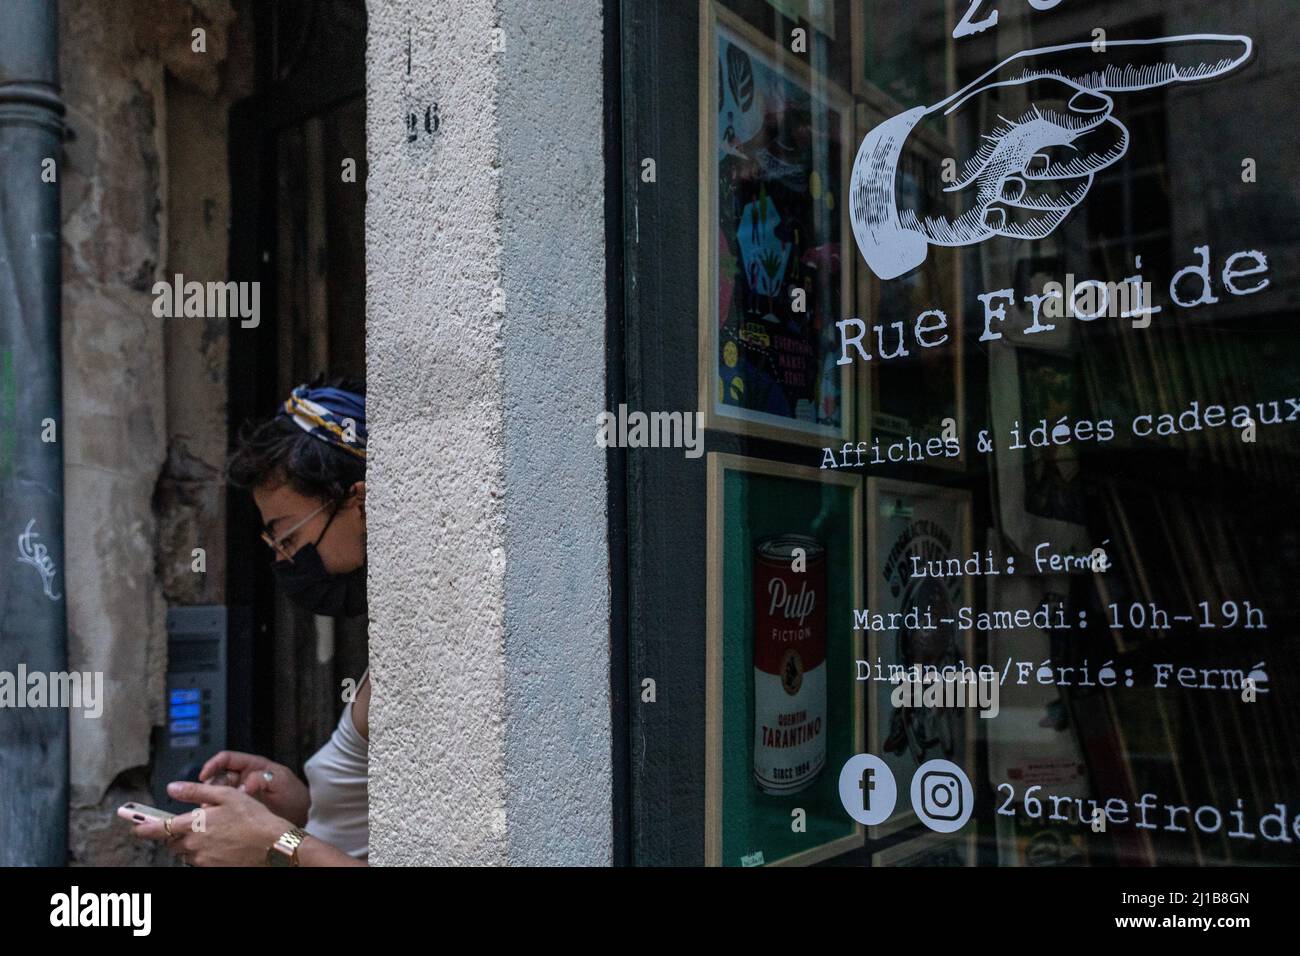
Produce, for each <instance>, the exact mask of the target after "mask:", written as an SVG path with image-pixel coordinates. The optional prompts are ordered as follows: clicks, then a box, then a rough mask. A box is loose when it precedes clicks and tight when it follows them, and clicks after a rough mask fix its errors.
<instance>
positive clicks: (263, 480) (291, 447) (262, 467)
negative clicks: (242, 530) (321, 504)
mask: <svg viewBox="0 0 1300 956" xmlns="http://www.w3.org/2000/svg"><path fill="white" fill-rule="evenodd" d="M311 385H312V387H313V388H315V387H319V386H321V385H328V386H330V387H333V388H341V389H344V390H346V391H349V392H356V393H358V394H360V395H364V394H365V393H366V383H365V382H364V381H362V380H360V379H353V378H334V379H330V380H328V381H326V380H325V377H324V376H317V378H316V380H315V381H313V382H312V383H311ZM226 478H227V480H228V481H229V482H230V484H231V485H233V486H234V487H236V488H242V489H246V490H251V489H253V488H260V487H262V486H269V487H273V488H274V487H279V486H281V485H285V484H287V485H288V486H289V487H290V488H292V489H293V490H294V491H297V492H299V493H300V494H303V495H306V496H307V497H309V498H325V499H327V500H330V501H342V500H343V499H344V498H346V497H347V496H348V492H349V491H350V490H351V488H352V486H353V485H354V484H356V483H357V482H358V481H365V480H366V463H365V461H364V459H361V458H358V457H356V456H355V455H349V454H348V453H347V452H345V451H343V450H342V449H341V448H336V447H335V446H333V445H331V444H330V443H329V442H325V441H321V440H320V439H319V438H314V437H313V436H311V435H309V434H308V433H307V432H305V431H303V430H302V429H301V428H299V427H298V426H297V425H295V424H294V423H293V422H292V421H290V420H289V419H288V418H284V417H282V416H279V415H276V416H275V417H273V418H270V419H268V420H266V421H262V422H248V423H246V424H245V425H244V426H243V427H242V428H241V429H240V431H239V437H238V440H237V442H236V445H235V450H234V452H233V453H232V454H231V456H230V462H229V464H228V465H227V466H226Z"/></svg>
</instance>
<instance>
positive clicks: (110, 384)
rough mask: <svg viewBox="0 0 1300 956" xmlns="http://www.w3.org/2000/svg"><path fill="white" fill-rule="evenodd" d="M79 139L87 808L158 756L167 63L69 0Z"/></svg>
mask: <svg viewBox="0 0 1300 956" xmlns="http://www.w3.org/2000/svg"><path fill="white" fill-rule="evenodd" d="M60 18H61V25H60V26H61V30H60V33H61V35H60V46H61V57H60V59H61V67H62V81H63V96H64V100H65V102H66V103H67V107H68V115H67V123H68V126H69V128H70V133H71V137H72V138H71V141H70V142H69V143H68V144H67V148H66V150H65V161H64V163H63V164H62V170H61V176H60V178H61V180H62V183H63V197H62V198H63V380H64V395H63V408H64V420H63V429H62V436H61V440H62V441H63V443H64V445H63V454H64V465H65V469H66V471H65V474H66V478H65V486H64V494H65V522H66V524H65V528H66V531H65V540H66V551H67V556H68V558H67V561H68V569H67V572H68V587H67V594H68V658H69V666H70V667H72V668H73V669H76V670H90V671H103V672H104V695H105V702H104V713H103V716H102V717H100V718H99V719H97V720H90V719H84V718H82V717H80V716H79V715H75V714H74V715H73V716H72V717H71V718H70V735H71V740H70V751H71V752H70V763H71V802H72V805H73V806H74V807H85V806H93V805H95V804H96V803H98V801H99V800H100V798H101V796H102V795H103V794H104V791H105V790H106V789H107V787H108V785H109V784H110V783H111V781H112V780H113V778H114V777H116V776H117V775H118V774H119V773H120V772H122V771H123V770H125V769H126V768H128V767H133V766H140V765H143V764H147V763H148V761H149V731H150V727H151V725H152V724H153V723H154V720H155V719H156V718H157V717H158V716H159V714H158V713H157V712H156V711H157V709H159V708H160V706H161V702H162V687H163V684H162V680H163V669H164V664H165V662H164V654H165V632H164V626H165V621H164V607H163V602H162V595H161V593H160V591H159V589H158V586H157V582H156V580H155V578H154V536H155V532H156V528H155V523H154V517H153V510H152V507H151V504H150V499H151V497H152V494H153V487H154V480H155V479H156V478H157V475H158V469H159V468H160V467H161V466H162V462H163V459H164V455H165V431H166V416H165V410H164V407H163V403H164V393H163V378H162V375H161V369H162V367H163V329H162V321H163V320H161V319H157V318H154V316H153V314H152V312H151V305H152V302H153V297H152V296H151V295H150V294H149V288H150V285H151V284H152V282H153V278H154V271H155V269H156V267H157V264H158V262H159V259H160V248H159V245H160V227H159V218H158V213H159V202H160V196H161V189H162V182H161V173H160V164H161V161H160V154H161V149H160V142H159V138H158V130H157V126H156V116H157V111H158V109H159V105H160V103H159V100H160V96H161V80H162V74H161V70H160V69H159V68H158V66H157V64H156V62H152V61H150V60H149V59H148V58H147V57H144V56H142V55H141V52H140V50H139V48H138V47H137V45H136V42H135V40H136V38H135V35H134V32H133V29H132V27H133V25H132V23H131V21H130V19H129V18H125V17H123V16H122V15H121V12H120V11H118V10H115V9H113V8H112V7H109V6H105V5H103V4H99V3H95V2H93V0H65V2H64V3H62V4H60Z"/></svg>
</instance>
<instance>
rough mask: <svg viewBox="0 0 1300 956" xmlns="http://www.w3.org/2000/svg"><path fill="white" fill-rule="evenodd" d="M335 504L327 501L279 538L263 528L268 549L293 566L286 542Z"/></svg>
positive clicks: (263, 537)
mask: <svg viewBox="0 0 1300 956" xmlns="http://www.w3.org/2000/svg"><path fill="white" fill-rule="evenodd" d="M333 503H334V502H332V501H327V502H325V503H324V504H323V505H321V506H320V507H319V508H317V509H316V510H315V511H313V512H312V513H311V514H309V515H308V516H307V517H305V518H303V519H302V520H301V521H299V522H298V523H297V524H296V525H294V526H293V527H292V528H290V529H289V530H288V531H286V532H285V533H284V534H282V535H280V536H279V537H278V538H276V537H273V536H272V534H271V531H270V529H269V528H267V527H263V528H262V540H263V541H265V542H266V545H267V547H269V548H270V549H271V550H272V551H274V552H275V553H276V554H278V555H280V556H281V557H282V558H284V559H285V560H286V561H288V562H289V563H290V564H292V563H293V554H291V553H290V552H289V550H288V549H286V548H285V546H284V542H286V541H288V540H289V539H290V538H291V537H293V533H294V532H295V531H297V530H298V529H299V528H301V527H302V526H303V525H305V524H306V523H307V522H308V521H310V520H311V519H312V518H314V517H316V516H317V515H318V514H320V513H321V512H322V511H324V510H325V509H326V508H328V507H329V506H330V505H332V504H333Z"/></svg>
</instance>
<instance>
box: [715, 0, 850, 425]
mask: <svg viewBox="0 0 1300 956" xmlns="http://www.w3.org/2000/svg"><path fill="white" fill-rule="evenodd" d="M701 24H702V28H701V30H700V83H701V86H700V235H699V248H700V291H699V303H700V315H699V321H700V336H699V340H700V361H699V402H700V409H701V410H702V411H703V412H704V417H705V427H706V428H715V429H722V430H725V431H732V432H738V433H741V434H748V435H755V436H758V437H763V438H774V439H777V440H781V441H790V442H796V443H802V444H810V445H820V446H825V445H830V444H833V443H836V442H843V441H847V440H848V439H849V438H850V437H851V436H852V435H853V416H854V414H855V408H854V404H855V403H854V401H853V381H854V369H853V365H852V364H846V365H839V364H837V363H838V360H839V336H838V331H837V329H836V327H835V323H836V322H837V321H839V320H840V319H842V318H843V317H844V316H846V315H851V314H852V311H851V310H852V297H853V290H854V286H853V263H854V261H855V258H856V253H855V251H854V246H853V240H852V232H851V231H850V228H849V214H848V213H849V204H848V202H847V201H846V191H847V188H848V180H849V164H850V162H851V159H852V156H853V152H854V148H855V144H854V143H853V142H852V141H851V137H852V135H853V129H852V123H853V114H852V102H851V100H850V99H849V97H848V95H847V94H846V93H844V92H843V91H842V90H840V89H839V88H838V87H837V86H835V85H834V84H832V83H830V82H829V81H827V80H826V79H825V78H823V77H821V76H818V75H816V74H814V73H813V72H812V71H811V70H810V69H809V68H808V66H807V64H806V63H804V62H803V61H802V60H800V59H799V58H798V57H795V56H793V55H790V54H788V53H787V52H786V51H785V50H784V49H783V48H780V47H779V45H777V50H773V47H774V45H775V44H774V42H773V41H772V40H771V39H770V38H764V37H763V36H762V35H761V34H759V33H757V32H756V31H754V30H753V29H752V28H751V27H749V26H748V25H747V24H746V23H744V21H742V20H741V19H740V18H739V17H737V16H736V15H734V14H732V13H731V12H730V11H728V10H725V9H723V8H721V7H718V6H717V5H716V4H715V3H713V2H712V0H702V3H701Z"/></svg>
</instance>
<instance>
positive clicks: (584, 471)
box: [500, 0, 613, 865]
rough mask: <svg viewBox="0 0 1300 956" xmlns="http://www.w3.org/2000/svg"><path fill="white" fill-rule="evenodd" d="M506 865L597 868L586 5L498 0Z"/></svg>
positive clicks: (590, 81)
mask: <svg viewBox="0 0 1300 956" xmlns="http://www.w3.org/2000/svg"><path fill="white" fill-rule="evenodd" d="M502 7H503V13H504V17H503V23H504V25H505V29H506V31H507V32H506V50H505V55H504V67H505V69H504V73H503V76H502V82H501V97H500V103H501V140H502V143H503V149H502V154H503V155H504V156H505V157H506V166H505V175H504V176H503V177H502V195H503V197H504V200H505V201H504V206H503V228H502V233H503V239H504V247H505V263H506V268H505V274H504V288H505V293H506V294H505V301H506V314H505V339H506V349H505V378H506V390H505V402H506V411H505V415H506V661H507V667H506V707H507V713H508V715H509V718H508V723H507V726H506V771H507V783H508V790H507V810H506V819H507V825H508V832H509V859H510V862H511V863H519V864H539V865H540V864H565V865H602V864H603V865H608V864H609V863H610V862H611V861H612V854H613V846H612V839H613V833H612V822H611V820H610V809H611V799H612V797H611V792H610V790H611V785H612V781H613V775H612V769H611V762H610V761H611V752H610V699H609V689H610V684H609V633H610V631H609V600H610V599H609V543H608V540H607V524H606V508H605V502H606V498H605V455H604V451H603V449H601V448H598V447H597V446H596V442H595V428H596V426H595V422H596V416H597V415H598V413H599V412H600V411H601V410H602V409H603V408H604V407H605V217H604V165H603V158H602V151H601V150H602V140H603V134H602V129H601V119H602V116H603V112H602V109H603V76H602V71H601V52H602V50H601V43H602V38H601V25H602V19H601V3H600V0H569V2H567V3H566V4H565V7H564V10H565V15H564V16H563V17H557V16H555V15H554V11H553V10H552V9H550V8H548V7H547V6H545V5H541V4H537V3H533V2H530V0H504V2H503V4H502Z"/></svg>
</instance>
